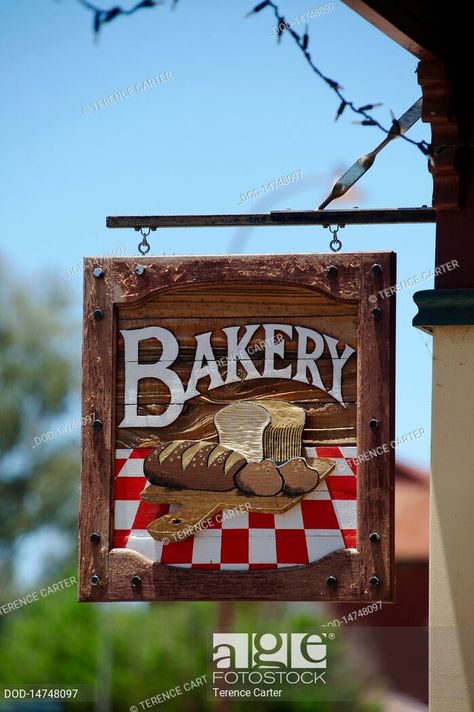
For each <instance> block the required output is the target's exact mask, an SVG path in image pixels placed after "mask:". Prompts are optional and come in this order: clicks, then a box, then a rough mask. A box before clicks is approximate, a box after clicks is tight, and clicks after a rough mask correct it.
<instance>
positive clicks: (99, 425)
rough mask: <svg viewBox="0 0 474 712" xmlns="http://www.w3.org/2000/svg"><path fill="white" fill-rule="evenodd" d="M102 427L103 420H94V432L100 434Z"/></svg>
mask: <svg viewBox="0 0 474 712" xmlns="http://www.w3.org/2000/svg"><path fill="white" fill-rule="evenodd" d="M102 426H103V422H102V421H101V420H99V419H98V418H96V420H94V422H93V423H92V427H93V428H94V430H95V431H96V432H99V430H102Z"/></svg>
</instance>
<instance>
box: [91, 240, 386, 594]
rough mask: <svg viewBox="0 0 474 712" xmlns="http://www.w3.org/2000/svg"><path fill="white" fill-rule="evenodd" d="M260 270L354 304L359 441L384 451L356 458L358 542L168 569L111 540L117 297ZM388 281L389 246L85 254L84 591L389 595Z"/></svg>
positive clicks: (247, 277) (361, 446)
mask: <svg viewBox="0 0 474 712" xmlns="http://www.w3.org/2000/svg"><path fill="white" fill-rule="evenodd" d="M138 263H139V264H140V265H142V266H144V267H145V271H144V272H143V273H142V274H137V272H140V270H135V268H136V266H137V264H138ZM334 267H335V268H336V270H334ZM97 268H100V269H101V270H102V272H103V274H102V275H100V276H99V277H97V276H94V273H93V272H94V270H95V269H97ZM330 268H331V269H330ZM255 280H258V281H259V282H267V283H268V284H275V283H280V284H287V285H297V286H304V287H306V288H309V289H311V290H315V291H318V292H320V293H323V294H325V295H327V296H330V297H331V299H334V300H336V301H342V302H344V301H345V302H349V303H351V304H356V305H357V310H358V339H357V342H358V343H357V345H358V354H357V451H358V455H359V456H360V455H363V454H364V453H370V451H372V452H374V451H375V450H376V449H377V448H378V452H380V453H381V454H378V455H377V456H376V457H367V458H366V459H361V460H360V461H359V464H358V485H357V486H358V491H357V549H344V550H341V551H337V552H335V553H333V554H330V555H328V556H326V557H325V558H324V559H322V560H320V561H317V562H314V563H311V564H308V565H305V566H299V567H294V568H285V569H276V570H253V571H245V572H242V571H199V570H191V569H180V568H173V567H171V566H166V565H163V564H154V563H152V562H150V561H149V560H148V559H146V558H145V557H143V556H141V555H140V554H138V553H136V552H133V551H130V550H125V549H113V548H112V543H111V542H112V538H111V534H112V525H113V523H112V520H113V480H114V478H113V472H114V451H115V440H114V438H115V428H116V422H115V421H116V413H115V391H116V384H115V379H116V360H117V357H116V346H115V345H116V337H117V307H118V306H120V305H123V304H129V303H133V302H134V301H135V302H136V301H137V300H140V299H144V298H146V299H148V298H149V297H150V295H156V294H159V293H162V292H164V291H166V290H172V289H173V288H174V287H177V286H182V285H192V284H201V283H203V282H204V283H205V282H213V283H215V282H218V281H222V282H225V283H239V284H243V283H245V282H246V281H248V282H253V281H255ZM395 282H396V275H395V255H394V253H392V252H381V253H355V254H344V255H328V254H321V255H314V254H296V255H274V256H270V255H262V256H259V255H249V256H230V257H229V256H217V257H178V256H177V257H169V256H166V257H148V258H135V259H131V258H120V259H116V258H113V259H103V258H86V259H85V260H84V339H83V362H82V369H83V387H82V398H83V406H82V407H83V416H89V415H90V414H91V413H94V414H95V420H94V421H93V422H92V423H91V422H89V421H90V418H89V419H88V418H86V417H84V418H83V423H84V425H83V429H82V475H81V506H80V588H79V600H81V601H144V600H147V601H157V600H178V599H180V600H183V599H198V600H219V599H230V600H232V599H233V600H236V599H238V600H243V599H259V600H308V601H309V600H315V601H316V600H317V601H322V600H331V601H346V602H349V601H358V602H363V601H374V600H382V601H391V600H393V596H394V573H393V569H394V531H393V522H394V449H393V447H392V446H389V447H387V446H388V445H389V444H390V443H391V442H392V441H393V438H394V389H395V380H394V378H395V376H394V374H395V366H394V357H395V297H394V296H392V297H390V298H387V299H381V298H380V296H377V295H379V294H380V292H381V291H382V290H383V289H386V288H387V287H389V286H390V285H392V284H395ZM384 445H385V448H383V447H382V446H384ZM385 450H386V451H385ZM371 535H372V536H371ZM334 579H335V584H334Z"/></svg>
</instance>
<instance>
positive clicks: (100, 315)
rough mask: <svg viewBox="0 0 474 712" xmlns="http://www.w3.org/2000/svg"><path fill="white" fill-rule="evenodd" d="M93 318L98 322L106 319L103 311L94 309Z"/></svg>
mask: <svg viewBox="0 0 474 712" xmlns="http://www.w3.org/2000/svg"><path fill="white" fill-rule="evenodd" d="M93 316H94V319H95V320H96V321H100V320H101V319H103V318H104V312H103V311H102V309H94V312H93Z"/></svg>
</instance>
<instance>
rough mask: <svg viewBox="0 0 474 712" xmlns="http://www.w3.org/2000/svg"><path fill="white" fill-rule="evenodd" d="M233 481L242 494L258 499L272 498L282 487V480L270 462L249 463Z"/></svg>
mask: <svg viewBox="0 0 474 712" xmlns="http://www.w3.org/2000/svg"><path fill="white" fill-rule="evenodd" d="M234 479H235V484H236V485H237V487H238V488H239V489H240V490H241V491H242V492H245V493H246V494H249V495H257V496H260V497H272V496H273V495H275V494H278V492H280V491H281V488H282V486H283V479H282V477H281V475H280V473H279V472H278V470H277V468H276V467H275V465H274V464H273V462H272V461H271V460H262V462H249V464H248V465H245V467H243V468H242V469H241V470H239V472H238V473H237V474H236V475H235V478H234Z"/></svg>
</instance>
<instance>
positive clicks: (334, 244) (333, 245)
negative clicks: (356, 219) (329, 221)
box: [323, 225, 345, 252]
mask: <svg viewBox="0 0 474 712" xmlns="http://www.w3.org/2000/svg"><path fill="white" fill-rule="evenodd" d="M323 227H328V228H329V232H330V233H331V235H332V240H331V242H330V243H329V247H330V249H331V250H332V251H333V252H339V250H340V249H341V247H342V242H341V241H340V239H339V238H338V236H337V233H338V232H339V230H340V229H341V228H343V227H345V225H336V227H335V228H332V227H331V226H330V225H324V226H323Z"/></svg>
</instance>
